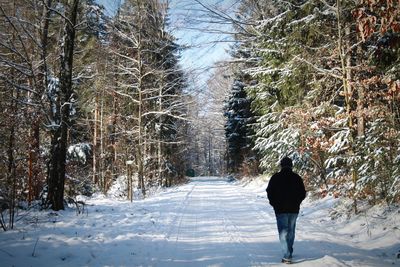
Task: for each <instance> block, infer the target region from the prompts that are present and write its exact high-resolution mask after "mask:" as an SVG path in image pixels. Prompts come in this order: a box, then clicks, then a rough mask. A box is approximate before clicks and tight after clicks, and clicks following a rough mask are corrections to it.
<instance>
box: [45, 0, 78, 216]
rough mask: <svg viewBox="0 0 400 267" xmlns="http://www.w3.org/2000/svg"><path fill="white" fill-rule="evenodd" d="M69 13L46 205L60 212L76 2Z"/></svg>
mask: <svg viewBox="0 0 400 267" xmlns="http://www.w3.org/2000/svg"><path fill="white" fill-rule="evenodd" d="M71 1H72V2H70V5H69V8H68V9H67V10H68V11H69V14H68V15H67V16H66V19H65V22H64V23H65V28H64V40H63V45H64V47H63V52H62V55H61V68H60V94H61V95H60V97H59V99H60V100H61V101H62V103H60V100H58V103H57V111H56V114H55V115H56V116H55V119H56V120H55V121H56V122H57V123H58V126H57V127H56V128H55V130H53V136H52V140H51V159H50V169H49V181H48V186H49V191H48V195H47V198H48V199H47V200H48V203H49V204H50V205H51V208H52V209H53V210H56V211H57V210H60V209H64V184H65V164H66V152H67V141H68V140H67V139H68V136H67V135H68V128H69V127H70V126H71V125H70V116H69V114H70V107H71V105H72V103H71V97H72V93H73V92H72V67H73V55H74V41H75V25H76V18H77V13H78V5H79V0H71Z"/></svg>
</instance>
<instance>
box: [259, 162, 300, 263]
mask: <svg viewBox="0 0 400 267" xmlns="http://www.w3.org/2000/svg"><path fill="white" fill-rule="evenodd" d="M280 164H281V171H280V172H278V173H275V174H274V175H273V176H272V177H271V179H270V181H269V183H268V187H267V190H266V191H267V194H268V200H269V203H270V204H271V206H272V207H273V208H274V211H275V216H276V222H277V226H278V232H279V241H280V243H281V247H282V250H283V258H282V262H283V263H291V262H292V255H293V243H294V237H295V229H296V220H297V216H298V214H299V210H300V204H301V202H302V201H303V200H304V198H305V197H306V190H305V188H304V183H303V180H302V179H301V177H300V176H299V175H298V174H297V173H294V172H293V171H292V168H293V163H292V160H291V159H290V158H288V157H284V158H283V159H282V160H281V162H280Z"/></svg>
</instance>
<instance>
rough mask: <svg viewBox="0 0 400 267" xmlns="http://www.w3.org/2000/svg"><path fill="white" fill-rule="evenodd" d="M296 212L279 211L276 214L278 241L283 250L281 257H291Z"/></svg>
mask: <svg viewBox="0 0 400 267" xmlns="http://www.w3.org/2000/svg"><path fill="white" fill-rule="evenodd" d="M298 215H299V214H298V213H279V214H276V222H277V225H278V232H279V241H280V242H281V247H282V251H283V258H285V259H291V258H292V254H293V243H294V236H295V230H296V220H297V216H298Z"/></svg>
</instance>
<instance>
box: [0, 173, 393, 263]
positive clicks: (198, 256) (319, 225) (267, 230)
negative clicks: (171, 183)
mask: <svg viewBox="0 0 400 267" xmlns="http://www.w3.org/2000/svg"><path fill="white" fill-rule="evenodd" d="M266 185H267V177H264V178H262V179H257V180H252V181H247V182H246V183H243V182H242V183H239V182H229V181H228V180H227V179H225V178H220V177H197V178H193V179H192V180H191V182H190V183H188V184H185V185H181V186H177V187H173V188H169V189H165V190H160V191H158V192H156V193H155V194H154V195H152V196H150V197H148V198H146V199H144V200H136V201H133V202H132V203H131V202H130V201H122V200H117V199H111V198H107V197H104V196H102V195H96V196H95V197H93V198H90V199H87V200H86V204H87V205H86V206H85V211H84V212H83V214H77V213H76V211H75V210H72V209H68V210H65V211H60V212H50V211H30V212H29V213H28V214H20V215H24V216H23V217H21V218H23V219H21V220H19V221H18V222H17V225H16V228H15V229H14V230H12V231H7V232H2V233H1V234H0V262H1V266H281V265H282V264H281V263H280V256H281V253H280V247H279V243H278V237H277V230H276V225H275V217H274V214H273V211H272V209H271V207H270V206H269V205H268V201H267V199H266V194H265V188H266ZM344 207H345V206H344V205H341V204H340V202H339V201H338V200H337V199H334V198H332V197H326V198H324V199H320V200H311V199H310V198H307V199H306V201H305V203H304V205H303V206H302V211H301V214H300V216H299V219H298V224H297V225H298V226H297V232H296V234H297V236H296V241H295V248H294V249H295V252H294V260H295V262H296V266H396V265H397V266H398V265H399V264H400V259H396V256H395V254H396V253H397V252H398V250H399V249H400V242H399V240H400V229H399V224H398V222H399V221H400V213H399V211H400V210H399V209H397V210H396V209H392V210H390V211H389V210H388V209H387V208H385V207H383V206H382V207H379V206H378V207H374V208H372V209H369V210H366V211H365V212H363V213H362V214H360V215H357V216H353V217H351V218H347V217H346V216H339V215H340V214H344V213H345V209H344ZM330 214H331V215H334V218H335V219H331V217H330V216H329V215H330ZM19 217H20V216H19ZM35 243H37V244H36V246H35Z"/></svg>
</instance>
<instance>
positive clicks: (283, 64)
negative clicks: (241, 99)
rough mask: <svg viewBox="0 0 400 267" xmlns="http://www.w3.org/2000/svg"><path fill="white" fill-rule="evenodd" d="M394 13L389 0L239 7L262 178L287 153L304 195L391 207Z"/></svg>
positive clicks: (395, 126)
mask: <svg viewBox="0 0 400 267" xmlns="http://www.w3.org/2000/svg"><path fill="white" fill-rule="evenodd" d="M399 10H400V6H399V2H398V1H369V0H366V1H342V0H336V1H333V0H332V1H331V0H329V1H319V2H318V1H317V2H316V1H307V0H304V1H252V0H244V1H241V5H240V7H239V9H238V13H237V19H238V21H237V22H236V23H237V24H239V25H240V27H235V29H237V33H236V34H237V36H239V37H240V38H237V42H238V44H239V45H238V47H241V48H242V50H241V51H245V55H246V56H245V57H242V62H241V64H242V65H241V66H242V68H241V70H242V72H243V73H245V74H246V75H248V76H250V77H251V78H252V80H253V82H252V83H251V84H246V85H245V86H244V90H245V92H246V93H247V96H248V97H249V99H250V100H251V108H252V112H253V113H254V114H255V118H256V122H255V123H254V124H252V125H251V126H249V125H248V126H247V128H249V127H252V128H253V129H254V131H255V135H254V136H253V137H252V138H253V142H254V146H253V147H252V148H253V149H254V150H255V151H257V154H258V156H259V158H260V167H261V168H262V169H263V170H264V171H265V172H272V171H274V170H275V168H276V166H277V165H278V162H279V159H280V158H281V157H283V156H285V155H289V156H292V157H293V158H294V159H295V164H296V167H297V168H299V170H300V171H301V173H302V175H303V177H305V180H306V182H307V185H308V187H309V188H310V189H312V190H315V191H320V192H322V194H325V193H326V192H327V191H332V192H334V193H335V195H336V196H338V195H344V196H348V197H351V198H352V199H353V203H354V210H355V211H356V212H357V202H358V201H359V200H365V199H367V200H368V201H370V202H371V203H377V202H379V201H382V200H384V201H386V202H387V203H393V202H398V201H399V200H400V193H399V192H400V187H399V186H400V184H399V179H400V177H399V172H398V166H399V158H400V153H399V152H400V150H399V149H400V147H399V144H398V142H397V140H398V136H399V132H400V124H399V122H400V121H399V104H400V102H399V101H400V98H399V97H400V95H399V92H400V87H399V85H400V76H399V73H400V72H399V55H400V54H399V51H400V42H399V40H400V39H399V36H400V28H399V25H400V24H399V20H400V17H399ZM234 51H237V49H234ZM233 89H234V90H233V94H234V92H235V90H237V89H236V88H235V87H233ZM244 132H245V131H242V132H241V134H242V136H241V137H242V138H244V136H245V134H244Z"/></svg>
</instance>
